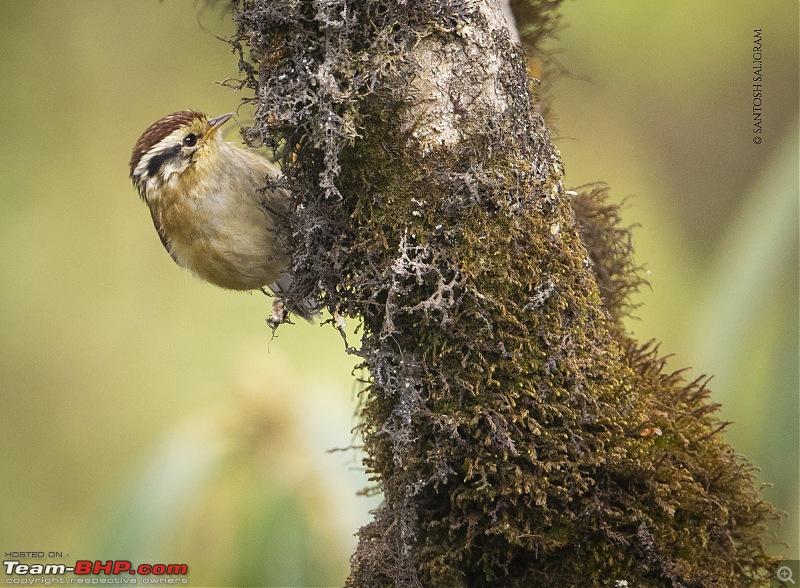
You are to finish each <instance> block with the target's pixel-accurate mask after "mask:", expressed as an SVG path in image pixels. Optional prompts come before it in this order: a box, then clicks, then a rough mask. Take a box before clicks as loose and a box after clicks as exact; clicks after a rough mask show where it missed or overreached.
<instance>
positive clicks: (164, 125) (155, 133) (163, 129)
mask: <svg viewBox="0 0 800 588" xmlns="http://www.w3.org/2000/svg"><path fill="white" fill-rule="evenodd" d="M207 118H208V117H207V116H206V115H205V114H203V113H202V112H198V111H197V110H181V111H178V112H173V113H172V114H168V115H167V116H165V117H164V118H162V119H159V120H157V121H156V122H154V123H153V124H151V125H150V126H149V127H147V128H146V129H145V131H144V133H142V136H141V137H139V139H138V140H137V141H136V145H134V146H133V153H132V154H131V162H130V168H131V176H133V171H134V170H135V169H136V166H137V165H139V161H140V160H141V159H142V156H143V155H144V154H145V153H147V152H148V151H150V149H152V148H153V147H154V146H155V145H157V144H158V143H159V142H160V141H161V140H162V139H164V137H167V136H168V135H169V134H170V133H172V132H173V131H175V130H176V129H179V128H180V127H182V126H184V125H187V124H189V123H190V122H192V121H193V120H195V119H207Z"/></svg>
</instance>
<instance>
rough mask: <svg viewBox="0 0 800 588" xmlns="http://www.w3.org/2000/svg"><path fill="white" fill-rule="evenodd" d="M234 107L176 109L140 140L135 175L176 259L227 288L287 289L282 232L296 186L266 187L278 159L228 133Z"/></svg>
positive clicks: (288, 280)
mask: <svg viewBox="0 0 800 588" xmlns="http://www.w3.org/2000/svg"><path fill="white" fill-rule="evenodd" d="M232 116H233V114H232V113H229V114H223V115H222V116H218V117H216V118H208V117H207V116H206V115H205V114H203V113H201V112H197V111H195V110H182V111H180V112H174V113H172V114H170V115H168V116H165V117H164V118H162V119H160V120H158V121H156V122H154V123H153V124H152V125H150V126H149V127H148V128H147V129H146V130H145V131H144V133H142V136H141V137H139V140H138V141H136V145H134V147H133V154H132V155H131V161H130V177H131V180H133V184H134V186H135V187H136V189H137V190H138V191H139V195H140V196H141V197H142V200H144V201H145V202H146V203H147V206H148V207H149V208H150V214H151V216H152V217H153V224H154V225H155V227H156V231H157V232H158V236H159V237H160V238H161V243H163V245H164V248H165V249H166V250H167V252H168V253H169V254H170V256H171V257H172V259H174V260H175V262H176V263H177V264H178V265H180V266H182V267H185V268H188V269H189V270H191V271H192V272H193V273H194V274H195V275H197V276H199V277H200V278H202V279H204V280H206V281H208V282H211V283H212V284H215V285H217V286H220V287H222V288H228V289H231V290H253V289H263V287H264V286H267V287H269V288H270V289H271V290H272V291H273V292H276V293H277V292H282V291H284V290H285V289H286V288H287V287H288V286H289V284H290V283H291V276H290V274H289V273H288V269H289V254H288V252H287V248H286V246H285V244H284V243H282V242H281V240H280V238H279V237H278V236H277V235H276V234H275V224H276V222H277V216H278V215H280V214H282V213H283V212H285V211H286V210H287V208H288V204H289V192H288V191H286V190H284V189H281V188H265V187H266V185H267V178H277V177H278V176H279V174H280V171H279V169H278V167H277V166H276V165H275V164H273V163H272V162H271V161H269V160H268V159H266V158H264V157H261V156H260V155H258V154H256V153H254V152H252V151H248V150H246V149H242V148H241V147H238V146H237V145H235V144H233V143H229V142H226V141H223V140H222V137H221V136H220V134H221V133H220V132H219V131H220V127H222V125H224V124H225V123H226V122H227V121H228V120H229V119H230V118H231V117H232Z"/></svg>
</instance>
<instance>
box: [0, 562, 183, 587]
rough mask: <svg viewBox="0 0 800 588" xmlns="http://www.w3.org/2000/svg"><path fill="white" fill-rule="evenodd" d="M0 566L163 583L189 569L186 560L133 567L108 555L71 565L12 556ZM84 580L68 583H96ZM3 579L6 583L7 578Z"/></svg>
mask: <svg viewBox="0 0 800 588" xmlns="http://www.w3.org/2000/svg"><path fill="white" fill-rule="evenodd" d="M3 566H4V567H5V571H6V576H64V575H66V574H75V575H76V576H99V575H101V574H103V575H106V576H121V575H124V574H129V575H131V576H135V575H138V576H146V577H147V578H142V583H143V584H163V583H165V581H164V580H165V579H166V578H165V576H185V575H186V574H188V573H189V566H187V565H186V564H146V563H143V564H139V565H137V566H136V567H134V565H133V564H132V563H131V562H130V561H128V560H126V559H109V560H107V561H100V560H95V561H90V560H88V559H80V560H78V561H76V562H75V565H73V566H68V565H65V564H54V563H49V564H24V563H21V562H20V561H19V560H13V559H12V560H5V561H3ZM150 576H158V578H152V579H149V577H150ZM148 579H149V581H148ZM88 580H89V578H72V579H71V580H70V583H76V584H84V583H86V584H89V583H96V581H95V582H90V581H88ZM184 581H185V580H184ZM6 582H7V583H8V580H6ZM13 583H16V582H13ZM134 583H135V582H134ZM169 583H170V584H174V583H176V582H175V579H172V581H170V582H169Z"/></svg>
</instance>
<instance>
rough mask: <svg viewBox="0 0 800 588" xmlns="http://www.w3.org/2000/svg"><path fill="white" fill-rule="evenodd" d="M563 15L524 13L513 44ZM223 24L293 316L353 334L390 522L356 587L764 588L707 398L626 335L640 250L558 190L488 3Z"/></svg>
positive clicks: (593, 201) (553, 154) (739, 492)
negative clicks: (289, 202)
mask: <svg viewBox="0 0 800 588" xmlns="http://www.w3.org/2000/svg"><path fill="white" fill-rule="evenodd" d="M517 4H520V2H517ZM556 4H557V3H556V2H552V1H550V2H535V1H534V2H529V3H528V9H529V11H528V14H529V15H530V14H533V15H535V17H536V18H539V19H540V20H539V21H534V22H528V23H526V27H525V28H524V29H522V33H523V34H522V38H523V39H526V38H527V39H528V40H530V39H538V38H539V35H537V34H536V31H548V30H549V29H550V27H551V26H552V21H550V20H547V15H548V14H550V13H551V11H552V9H553V7H554V5H556ZM234 16H235V19H236V22H237V25H238V31H239V32H238V35H237V38H236V39H235V40H234V45H235V46H236V47H237V48H238V49H239V51H240V55H241V60H240V65H241V68H242V71H243V72H244V75H245V80H244V82H245V83H246V84H247V85H249V87H251V88H252V89H253V90H254V92H255V97H254V100H255V101H256V122H255V125H254V127H252V128H251V129H249V130H248V132H247V133H246V136H247V138H248V139H249V140H250V141H251V142H252V143H253V144H256V143H258V144H267V145H270V146H272V147H275V148H276V149H277V150H278V152H279V153H280V154H281V156H282V161H283V170H284V173H285V175H286V182H287V185H288V186H289V187H290V188H291V190H292V193H293V197H294V205H295V206H294V207H293V210H292V213H291V214H290V215H289V216H288V217H287V218H286V220H285V223H284V224H285V226H284V227H283V229H284V230H285V232H286V238H287V239H290V241H291V243H292V245H293V260H294V264H293V270H294V274H295V281H294V284H293V285H292V287H291V289H290V290H289V291H288V292H287V293H286V294H285V303H286V305H287V306H288V307H289V308H293V307H295V308H296V307H297V306H298V305H300V304H305V303H307V301H308V300H309V299H317V300H319V301H320V303H321V304H322V305H324V306H325V307H326V308H328V309H329V310H330V311H331V312H332V313H333V314H334V317H336V319H337V320H335V321H334V325H335V326H336V325H338V322H337V321H338V318H339V317H352V318H355V319H356V320H359V321H360V323H361V328H362V339H361V342H360V346H358V347H357V348H350V351H351V352H353V353H356V354H357V355H359V356H360V357H361V358H363V365H364V366H365V367H366V368H368V370H369V373H370V377H371V379H370V383H369V386H368V388H367V389H366V390H365V392H364V397H363V404H362V408H361V419H362V420H361V424H360V431H361V433H362V435H363V438H364V443H365V449H366V458H365V460H364V462H365V464H366V466H367V468H368V469H369V471H370V472H371V473H372V475H373V479H374V480H375V482H376V483H377V485H378V487H379V488H380V490H381V491H382V492H383V494H384V496H385V503H384V504H383V506H382V507H381V508H379V509H378V510H377V511H376V512H375V518H374V520H373V521H372V522H371V523H370V524H368V525H366V526H365V527H363V528H362V529H361V530H360V532H359V538H360V540H359V544H358V547H357V549H356V552H355V554H354V555H353V557H352V562H351V563H352V569H351V576H350V578H349V579H348V586H365V587H366V586H370V587H377V586H528V587H529V586H623V585H628V586H749V585H757V584H759V583H760V581H761V580H760V578H763V577H764V575H765V574H767V573H769V571H770V570H771V569H772V567H774V561H773V560H772V559H771V558H769V557H768V556H767V555H765V553H764V549H763V545H762V538H763V536H764V534H765V524H766V522H767V521H770V520H772V519H774V518H776V515H775V513H774V511H773V510H772V508H771V507H770V506H769V505H768V504H766V503H764V502H763V501H762V500H761V498H760V496H759V495H758V492H757V491H756V490H755V489H754V487H753V474H752V468H751V467H750V466H749V465H748V464H747V462H746V461H745V460H744V459H743V458H741V457H739V456H736V455H735V454H734V453H733V452H732V451H731V449H730V447H729V446H727V445H726V444H725V443H724V441H723V440H722V438H721V435H720V430H721V429H722V427H723V425H722V424H721V423H720V422H719V421H718V419H717V418H716V417H715V415H714V411H715V406H714V405H713V404H709V403H708V402H707V393H706V390H705V388H704V385H703V384H702V383H701V382H699V381H695V382H690V383H687V382H685V381H684V380H683V379H682V378H681V376H680V374H679V373H673V374H670V373H664V371H663V368H664V362H663V360H661V359H659V357H658V355H657V353H656V348H655V347H654V346H652V345H649V344H647V345H644V346H641V345H639V344H637V343H635V342H634V341H632V340H631V339H630V338H629V337H628V336H627V335H626V334H625V333H624V330H623V328H622V326H621V323H620V317H621V315H623V314H624V312H625V304H626V297H627V294H628V293H629V292H630V291H631V290H632V289H633V288H635V287H636V285H638V284H639V283H640V281H641V280H639V278H638V277H637V276H636V273H635V270H636V268H635V266H634V264H633V263H632V261H631V258H630V240H629V237H630V235H629V233H628V232H627V230H625V229H624V228H621V227H620V224H619V217H618V215H617V209H616V208H615V207H614V206H610V205H608V204H606V203H605V190H604V189H602V188H595V189H594V190H591V191H588V192H587V193H585V194H580V195H577V194H574V193H570V192H568V191H566V190H565V188H564V185H563V181H562V175H563V168H562V164H561V161H560V156H559V153H558V151H557V150H556V149H555V147H554V146H553V144H552V142H551V141H550V136H549V132H548V130H547V128H546V126H545V124H544V122H543V120H542V118H541V116H540V115H539V114H538V113H537V108H536V106H537V105H536V103H535V102H536V101H535V98H534V97H535V95H536V92H535V87H534V85H533V81H532V79H531V78H530V76H529V74H528V72H527V69H526V65H525V59H524V58H525V55H524V51H523V49H522V47H521V46H520V45H519V44H517V43H516V42H514V41H512V40H511V39H510V37H509V34H508V31H507V29H506V25H505V21H504V20H503V17H502V12H501V11H500V9H499V8H498V5H497V4H496V3H495V2H493V1H492V0H483V1H473V0H439V1H436V0H430V1H427V2H426V1H415V0H407V1H405V2H398V1H397V0H358V1H355V0H315V1H308V2H300V1H298V0H240V1H238V2H235V14H234ZM624 582H627V584H624Z"/></svg>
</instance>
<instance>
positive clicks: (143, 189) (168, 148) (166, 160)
mask: <svg viewBox="0 0 800 588" xmlns="http://www.w3.org/2000/svg"><path fill="white" fill-rule="evenodd" d="M232 116H233V114H232V113H228V114H223V115H222V116H218V117H216V118H208V117H207V116H206V115H205V114H203V113H202V112H197V111H196V110H181V111H180V112H173V113H172V114H170V115H168V116H165V117H164V118H162V119H160V120H157V121H156V122H154V123H153V124H152V125H150V126H149V127H147V129H146V130H145V131H144V133H142V136H141V137H139V140H138V141H136V145H134V147H133V153H132V154H131V161H130V170H131V180H133V183H134V185H135V186H136V189H137V190H139V195H140V196H141V197H142V198H143V199H144V200H145V201H148V198H149V197H151V196H152V195H153V194H156V193H158V191H159V190H160V189H161V187H162V186H164V184H165V183H167V182H169V181H170V180H171V179H173V176H175V174H177V176H178V177H180V176H181V174H183V173H184V172H185V171H186V170H187V169H189V168H190V167H192V166H193V165H194V164H195V163H196V162H197V161H198V160H201V159H202V158H204V157H210V156H211V154H212V153H213V152H214V148H215V146H216V145H217V144H218V142H219V141H221V138H220V137H219V134H218V132H217V131H218V130H219V128H220V127H221V126H222V125H223V124H225V123H226V122H227V121H228V119H230V118H231V117H232Z"/></svg>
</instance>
